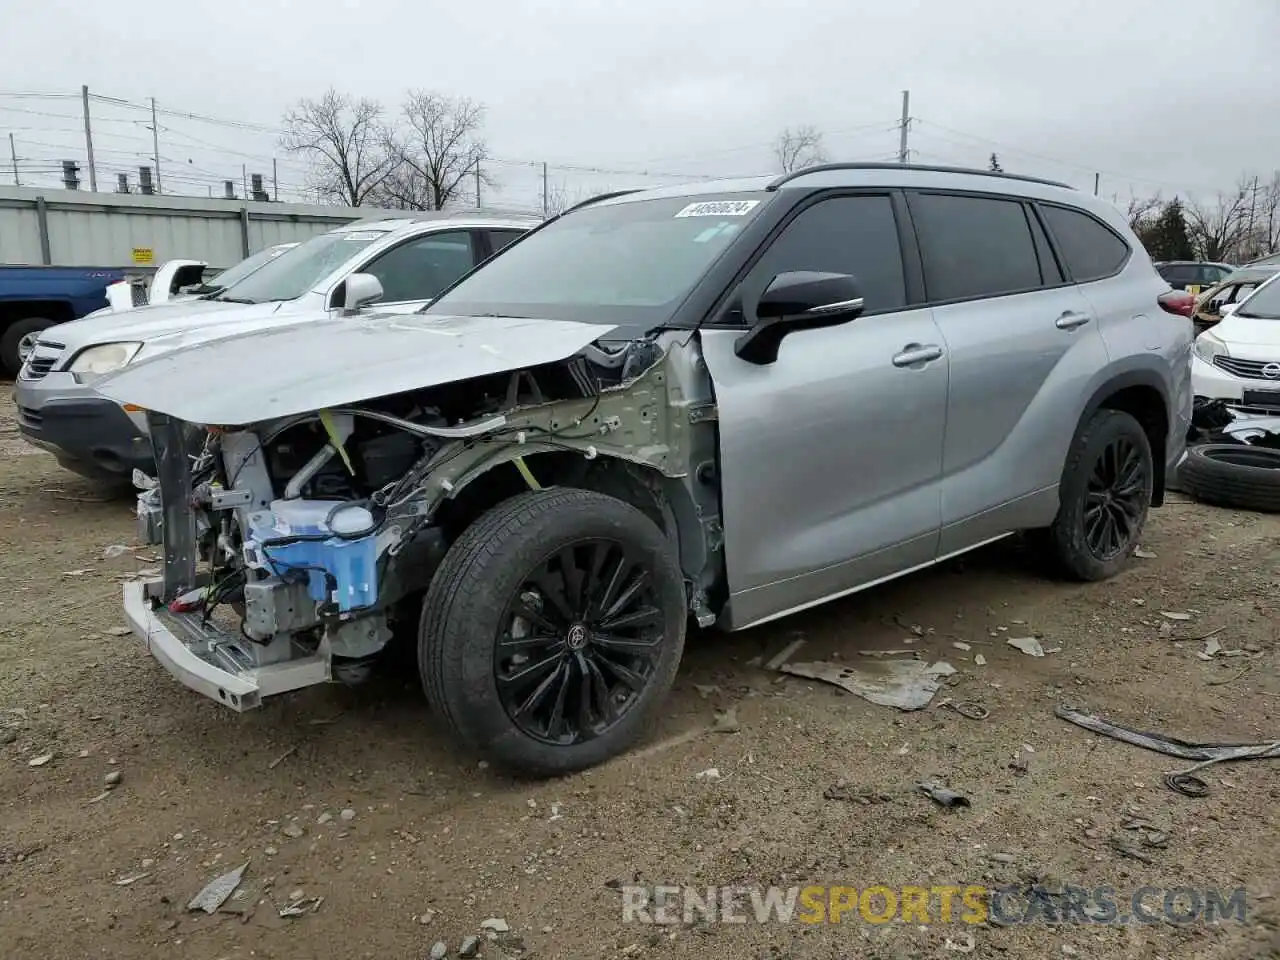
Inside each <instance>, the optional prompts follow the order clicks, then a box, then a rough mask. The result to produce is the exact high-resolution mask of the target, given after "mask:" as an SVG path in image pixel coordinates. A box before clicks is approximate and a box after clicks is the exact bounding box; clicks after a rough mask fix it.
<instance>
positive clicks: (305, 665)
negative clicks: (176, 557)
mask: <svg viewBox="0 0 1280 960" xmlns="http://www.w3.org/2000/svg"><path fill="white" fill-rule="evenodd" d="M162 589H163V581H162V580H160V579H155V580H149V581H143V582H137V583H128V584H125V587H124V612H125V617H126V618H127V619H128V621H129V626H130V627H131V628H132V630H133V632H134V634H136V635H137V637H138V639H140V640H141V641H142V642H143V644H145V646H146V648H147V652H148V653H150V654H151V656H153V657H155V659H156V660H157V661H159V663H160V665H161V666H162V667H164V668H165V670H167V671H169V673H170V674H172V675H173V677H174V678H175V679H177V681H178V682H179V683H181V684H182V685H183V686H185V687H189V688H190V689H192V690H194V691H196V692H197V693H202V694H204V695H205V696H206V697H208V698H209V699H210V700H216V701H218V702H219V703H221V704H224V705H226V706H228V707H230V708H231V709H232V710H236V711H244V710H251V709H253V708H254V707H257V706H260V705H261V704H262V698H263V697H269V696H273V695H275V694H277V693H287V692H288V691H290V690H299V689H301V688H303V687H310V686H313V685H315V684H318V683H327V682H328V681H329V680H330V679H331V677H332V674H331V670H330V665H329V658H328V657H327V656H318V655H309V656H301V657H297V658H295V659H289V660H285V661H282V662H280V663H271V664H266V665H257V664H256V663H255V661H254V658H253V657H252V655H251V653H250V652H247V651H246V647H248V645H249V644H250V641H249V640H247V639H244V638H242V637H237V636H235V635H234V634H231V633H228V632H226V631H224V630H222V629H221V628H219V627H218V626H217V625H216V624H212V623H208V624H206V623H203V622H202V618H201V616H200V615H199V614H192V613H185V614H184V613H171V612H170V611H169V609H168V608H167V607H165V606H164V605H163V604H160V603H158V602H157V601H156V600H154V599H153V598H154V597H156V596H158V595H159V594H160V592H161V590H162Z"/></svg>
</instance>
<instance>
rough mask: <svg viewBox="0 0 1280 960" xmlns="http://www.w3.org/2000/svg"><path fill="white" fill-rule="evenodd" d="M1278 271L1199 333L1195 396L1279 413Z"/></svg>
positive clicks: (1193, 372) (1193, 373)
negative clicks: (1213, 323)
mask: <svg viewBox="0 0 1280 960" xmlns="http://www.w3.org/2000/svg"><path fill="white" fill-rule="evenodd" d="M1278 281H1280V273H1277V274H1275V275H1274V276H1272V277H1271V279H1269V280H1267V281H1266V282H1265V283H1263V284H1261V285H1260V286H1259V287H1258V288H1257V289H1255V290H1254V291H1253V293H1251V294H1249V296H1247V297H1245V298H1244V299H1243V300H1241V301H1240V302H1239V303H1229V304H1226V305H1225V306H1224V307H1223V308H1222V320H1221V321H1219V322H1218V323H1217V324H1216V325H1214V326H1213V327H1212V328H1211V329H1209V330H1206V331H1205V332H1204V333H1202V334H1200V336H1198V337H1196V341H1195V348H1194V356H1193V357H1192V360H1191V386H1192V389H1193V390H1194V392H1195V395H1196V396H1197V397H1208V398H1210V399H1215V400H1224V401H1226V403H1227V404H1228V405H1230V406H1232V407H1235V408H1238V409H1242V410H1245V411H1248V412H1256V413H1264V414H1280V282H1278Z"/></svg>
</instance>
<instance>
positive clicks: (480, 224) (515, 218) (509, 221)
mask: <svg viewBox="0 0 1280 960" xmlns="http://www.w3.org/2000/svg"><path fill="white" fill-rule="evenodd" d="M540 222H542V218H541V217H538V216H535V215H533V214H510V215H502V216H500V215H497V214H492V215H486V214H485V213H483V212H481V211H473V210H468V211H465V212H464V211H449V212H445V213H415V214H409V215H407V216H403V217H395V216H387V217H379V218H371V219H368V220H355V221H353V222H351V223H345V224H343V225H342V226H339V227H334V228H333V229H332V230H331V231H329V232H330V233H352V232H355V231H360V230H377V231H381V232H385V233H391V232H394V231H399V232H402V233H409V232H415V233H419V232H429V231H431V230H443V229H445V228H446V227H447V228H450V229H457V228H458V227H462V228H471V229H480V228H485V227H505V228H510V229H516V230H528V229H530V228H532V227H534V226H536V225H537V224H539V223H540Z"/></svg>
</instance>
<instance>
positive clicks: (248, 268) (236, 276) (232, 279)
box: [198, 247, 289, 293]
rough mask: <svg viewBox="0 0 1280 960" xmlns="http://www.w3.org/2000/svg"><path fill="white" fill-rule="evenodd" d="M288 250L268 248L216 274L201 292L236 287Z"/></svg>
mask: <svg viewBox="0 0 1280 960" xmlns="http://www.w3.org/2000/svg"><path fill="white" fill-rule="evenodd" d="M288 249H289V248H288V247H267V248H266V249H265V250H259V251H258V252H257V253H255V254H254V255H253V256H251V257H246V258H245V259H243V260H241V261H240V262H239V263H237V264H236V265H235V266H234V267H227V269H225V270H223V271H222V272H221V273H219V274H215V275H214V276H213V277H211V278H210V279H209V280H208V281H207V282H205V283H202V284H200V286H199V288H198V289H199V292H201V293H215V292H217V291H219V290H225V289H227V287H232V286H235V285H236V284H237V283H239V282H240V281H241V280H243V279H244V278H245V277H247V276H249V274H251V273H254V272H256V271H257V270H258V268H259V267H261V266H262V265H263V264H266V263H270V262H271V261H272V260H274V259H275V258H276V257H278V256H280V254H282V253H284V252H285V251H286V250H288Z"/></svg>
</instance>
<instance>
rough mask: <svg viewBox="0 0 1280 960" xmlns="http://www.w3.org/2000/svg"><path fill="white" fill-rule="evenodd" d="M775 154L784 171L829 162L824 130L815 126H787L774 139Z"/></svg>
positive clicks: (787, 171)
mask: <svg viewBox="0 0 1280 960" xmlns="http://www.w3.org/2000/svg"><path fill="white" fill-rule="evenodd" d="M773 155H774V158H775V159H776V160H777V161H778V166H779V167H781V168H782V172H783V173H791V172H792V171H793V170H803V169H804V168H805V167H812V166H816V165H817V164H819V163H826V162H827V153H826V150H824V149H823V147H822V132H821V131H820V130H819V129H818V128H817V127H813V126H804V127H796V129H795V130H792V129H791V128H790V127H787V129H785V130H783V131H782V133H780V134H778V139H777V140H775V141H774V143H773Z"/></svg>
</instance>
